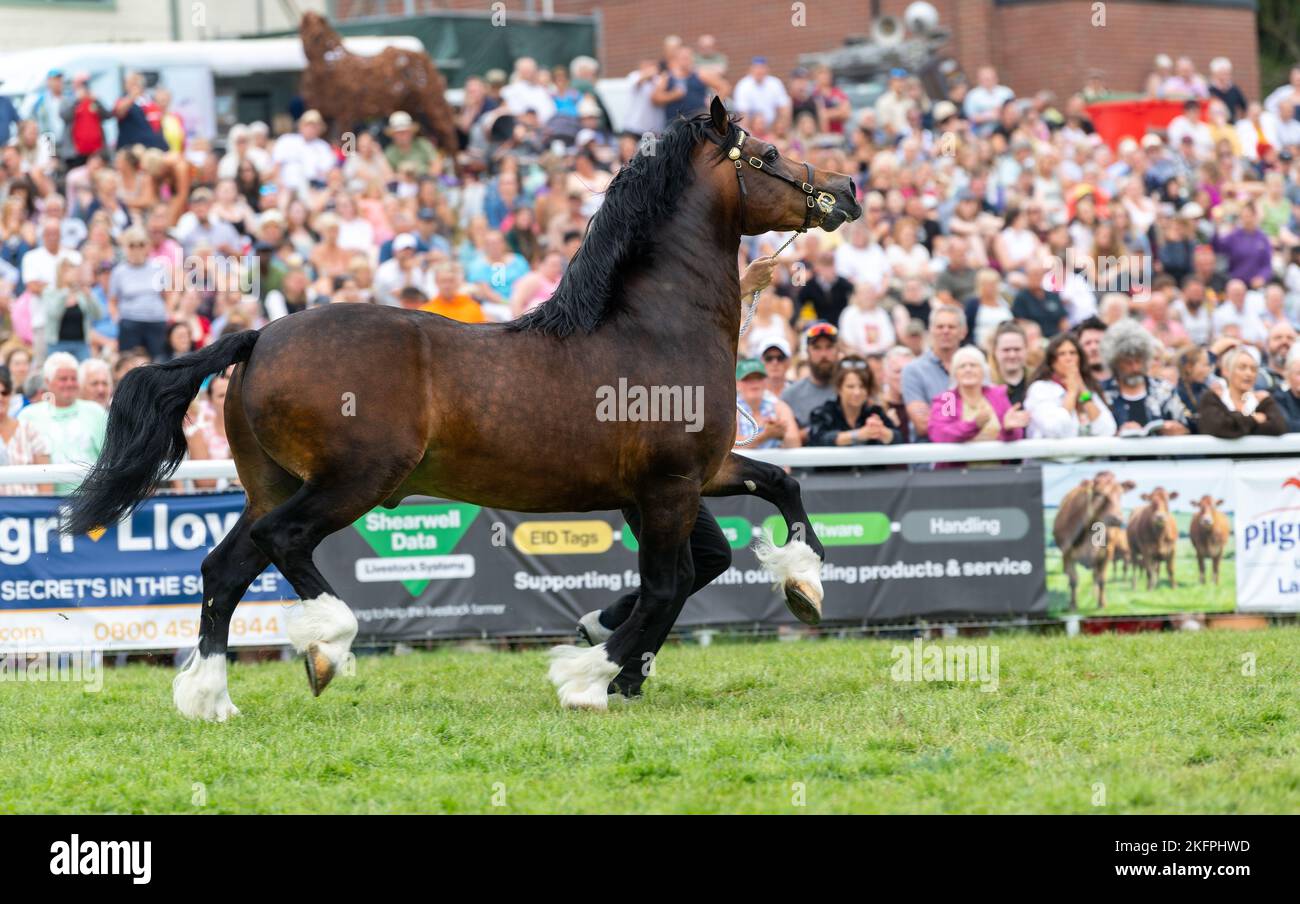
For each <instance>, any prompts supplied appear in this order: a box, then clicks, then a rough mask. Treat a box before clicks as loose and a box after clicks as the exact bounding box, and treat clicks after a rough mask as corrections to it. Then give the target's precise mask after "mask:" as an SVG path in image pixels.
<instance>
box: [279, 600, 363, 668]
mask: <svg viewBox="0 0 1300 904" xmlns="http://www.w3.org/2000/svg"><path fill="white" fill-rule="evenodd" d="M288 632H289V640H290V641H291V642H292V643H293V647H294V649H295V650H297V651H298V652H299V653H302V652H305V651H306V649H307V647H309V646H310V645H312V644H313V643H314V644H316V646H317V648H318V649H319V650H320V651H321V652H322V653H324V654H325V657H326V658H327V659H329V661H330V662H331V663H332V664H333V665H334V668H336V669H339V668H341V667H342V665H343V660H344V658H345V657H346V656H347V654H348V650H350V649H351V648H352V641H353V640H354V639H355V638H356V636H357V617H356V616H355V615H353V614H352V610H351V609H349V608H348V604H347V603H345V602H343V600H341V599H339V598H338V597H337V596H330V595H329V594H328V593H323V594H321V595H320V596H318V597H316V598H315V599H310V600H303V601H302V602H301V603H296V604H295V605H294V606H293V607H292V608H291V609H290V610H289V615H288Z"/></svg>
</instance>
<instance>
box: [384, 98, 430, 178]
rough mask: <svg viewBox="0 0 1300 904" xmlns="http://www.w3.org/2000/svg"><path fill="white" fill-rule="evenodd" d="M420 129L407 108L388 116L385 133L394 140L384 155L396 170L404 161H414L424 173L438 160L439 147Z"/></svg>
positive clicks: (420, 171) (416, 166) (421, 173)
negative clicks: (421, 133) (421, 132)
mask: <svg viewBox="0 0 1300 904" xmlns="http://www.w3.org/2000/svg"><path fill="white" fill-rule="evenodd" d="M419 131H420V124H419V123H417V122H416V121H415V120H414V119H412V118H411V114H410V113H407V112H406V111H405V110H398V111H396V112H395V113H393V115H391V116H389V117H388V127H387V128H386V129H384V134H386V135H387V136H388V137H389V138H391V139H392V142H391V143H390V144H389V145H388V147H387V148H386V149H385V150H384V156H385V157H386V158H388V163H389V165H390V166H392V168H393V169H394V171H396V170H397V169H399V168H400V167H401V166H402V164H404V163H413V164H415V168H416V171H417V172H418V173H419V174H420V175H424V174H426V173H428V172H430V171H431V170H432V169H433V168H434V165H435V164H436V163H437V162H438V149H437V148H435V147H434V146H433V142H432V141H430V140H429V139H427V138H425V137H424V136H423V135H420V134H419Z"/></svg>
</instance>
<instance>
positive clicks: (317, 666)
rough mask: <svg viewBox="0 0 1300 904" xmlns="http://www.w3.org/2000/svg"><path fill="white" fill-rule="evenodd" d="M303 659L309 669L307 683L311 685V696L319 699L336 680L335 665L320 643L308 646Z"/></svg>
mask: <svg viewBox="0 0 1300 904" xmlns="http://www.w3.org/2000/svg"><path fill="white" fill-rule="evenodd" d="M302 659H303V665H305V666H306V667H307V683H308V684H309V685H311V695H312V696H313V697H319V696H320V695H321V691H323V690H325V688H327V687H329V683H330V682H331V681H333V680H334V671H335V669H334V663H333V662H332V661H331V660H330V658H329V657H328V656H326V655H325V651H324V650H322V649H321V645H320V644H318V643H313V644H308V645H307V650H306V652H305V653H303V657H302Z"/></svg>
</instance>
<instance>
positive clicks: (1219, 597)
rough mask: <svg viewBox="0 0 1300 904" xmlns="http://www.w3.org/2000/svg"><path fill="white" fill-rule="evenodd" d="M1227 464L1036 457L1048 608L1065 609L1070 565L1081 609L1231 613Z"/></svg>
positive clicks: (1233, 583) (1233, 554) (1097, 612)
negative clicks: (1040, 482)
mask: <svg viewBox="0 0 1300 904" xmlns="http://www.w3.org/2000/svg"><path fill="white" fill-rule="evenodd" d="M1232 470H1233V463H1232V462H1231V461H1226V460H1219V461H1215V460H1212V459H1197V460H1186V461H1104V462H1079V463H1077V464H1047V465H1044V466H1043V507H1044V517H1043V523H1044V527H1045V530H1046V544H1047V592H1048V597H1049V602H1050V607H1051V612H1052V614H1053V615H1060V614H1061V613H1063V612H1067V611H1069V609H1070V580H1069V571H1070V570H1073V571H1074V573H1075V575H1076V577H1077V579H1078V584H1077V588H1076V591H1075V593H1076V601H1077V607H1078V611H1079V612H1081V613H1083V614H1085V615H1166V614H1173V613H1178V612H1231V611H1232V609H1233V605H1234V603H1235V593H1234V590H1235V587H1236V577H1235V571H1236V568H1237V556H1236V551H1235V550H1234V548H1233V544H1232V527H1231V524H1232V520H1233V511H1234V495H1233V487H1232ZM1063 503H1064V504H1063ZM1062 544H1064V545H1065V546H1066V547H1069V553H1070V555H1069V556H1068V557H1067V556H1066V555H1064V554H1063V553H1064V552H1065V551H1066V550H1064V549H1063V548H1062ZM1238 548H1240V547H1239V546H1238ZM1100 553H1105V555H1104V557H1103V556H1101V555H1099V554H1100ZM1103 558H1104V561H1105V566H1104V567H1102V566H1101V564H1100V563H1101V561H1102V560H1103ZM1103 582H1104V590H1105V594H1104V599H1103V598H1102V593H1101V591H1102V584H1103ZM1102 603H1104V605H1101V604H1102Z"/></svg>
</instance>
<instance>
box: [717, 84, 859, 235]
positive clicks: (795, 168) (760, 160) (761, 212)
mask: <svg viewBox="0 0 1300 904" xmlns="http://www.w3.org/2000/svg"><path fill="white" fill-rule="evenodd" d="M709 116H710V118H711V120H712V131H713V132H714V137H713V140H714V141H715V142H716V143H718V144H720V145H722V146H723V147H724V148H725V150H726V154H727V160H728V165H727V166H726V167H719V169H720V170H721V169H726V170H728V171H733V170H734V172H735V176H736V178H735V180H734V181H735V183H736V189H735V191H736V192H737V194H738V195H739V200H738V203H739V205H740V224H741V227H740V228H741V232H742V233H743V234H745V235H759V234H761V233H764V232H771V231H774V230H776V231H785V230H790V229H808V228H811V227H813V226H819V227H821V228H822V229H825V230H826V231H828V232H830V231H833V230H835V229H837V228H839V226H840V225H841V224H843V223H845V222H847V221H849V220H856V219H857V218H858V217H860V216H861V215H862V208H861V207H859V206H858V201H857V198H856V192H855V191H854V187H853V180H852V179H850V178H849V177H848V176H846V175H844V174H843V173H831V172H825V173H818V172H816V171H815V170H814V169H813V166H812V164H809V163H799V162H797V161H794V160H791V159H789V158H788V157H783V156H781V154H780V153H779V152H778V151H777V149H776V148H775V147H773V146H772V145H770V144H768V143H767V142H766V141H759V140H758V139H757V138H755V137H754V136H752V135H750V134H748V133H747V132H746V131H745V130H744V129H741V128H739V127H736V126H734V125H733V124H732V122H731V118H730V117H729V116H728V115H727V108H726V107H725V106H723V104H722V101H721V100H719V99H718V98H716V97H715V98H714V99H713V104H712V106H711V107H710V108H709ZM747 177H748V178H747ZM718 178H719V179H727V180H730V179H731V176H730V174H729V173H728V174H727V175H719V176H718Z"/></svg>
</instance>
